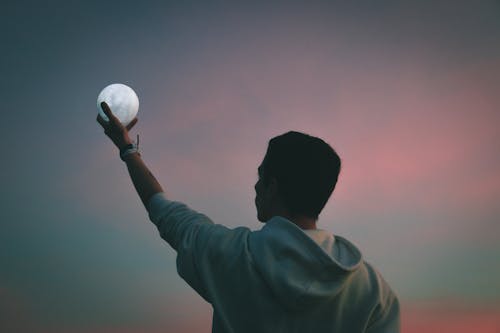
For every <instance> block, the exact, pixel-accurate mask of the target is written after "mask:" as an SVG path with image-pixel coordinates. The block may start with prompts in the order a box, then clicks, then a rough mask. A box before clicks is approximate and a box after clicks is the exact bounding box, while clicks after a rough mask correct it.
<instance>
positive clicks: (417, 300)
mask: <svg viewBox="0 0 500 333" xmlns="http://www.w3.org/2000/svg"><path fill="white" fill-rule="evenodd" d="M0 28H1V29H0V37H1V38H0V41H1V52H0V60H1V61H0V94H1V96H2V100H3V105H2V121H1V127H0V128H1V133H2V138H3V140H2V141H3V158H2V169H1V170H2V172H1V173H0V177H1V184H2V186H1V192H0V195H1V201H0V202H1V207H2V209H1V210H0V223H1V226H2V228H1V232H0V331H2V332H3V331H5V332H64V333H66V332H68V333H73V332H99V333H115V332H116V333H118V332H125V333H129V332H130V333H132V332H147V333H153V332H154V333H156V332H210V330H211V326H210V325H211V308H210V305H209V304H207V303H205V302H204V301H203V300H202V299H201V298H200V297H199V296H198V295H197V294H196V293H195V292H194V291H193V290H192V289H191V288H190V287H189V286H188V285H187V284H186V283H185V282H184V281H183V280H182V279H181V278H180V277H179V276H178V275H177V273H176V269H175V252H174V251H173V250H172V249H171V248H170V247H169V246H168V245H167V244H166V243H165V242H163V241H162V240H161V238H160V237H159V235H158V233H157V231H156V229H155V227H154V226H153V225H152V223H150V222H149V220H148V217H147V214H146V211H145V210H144V207H143V206H142V204H141V202H140V200H139V198H138V197H137V195H136V193H135V191H134V189H133V187H132V185H131V182H130V179H129V178H128V175H127V171H126V167H125V165H124V164H123V162H122V161H121V160H120V159H119V157H118V152H117V151H116V148H114V146H113V145H112V143H111V142H110V141H109V140H108V139H107V138H106V137H105V136H104V134H103V133H102V129H101V128H100V126H99V125H98V124H97V122H96V121H95V117H96V115H97V108H96V98H97V95H98V93H99V92H100V91H101V89H102V88H104V87H105V86H106V85H108V84H111V83H116V82H120V83H124V84H127V85H129V86H131V87H132V88H133V89H134V90H135V91H136V92H137V94H138V96H139V100H140V109H139V115H138V117H139V122H138V124H137V125H136V127H135V128H134V130H133V131H132V135H134V136H135V134H136V133H139V134H140V142H141V143H140V149H141V153H142V156H143V158H144V160H145V161H146V163H147V164H148V166H149V167H150V168H151V170H152V171H153V173H155V175H156V176H157V178H158V180H159V181H160V183H161V184H162V185H163V187H164V188H165V189H166V191H167V193H168V195H169V196H170V197H171V198H172V199H174V200H179V201H183V202H185V203H187V204H188V205H190V206H191V207H193V208H194V209H197V210H198V211H200V212H203V213H205V214H206V215H208V216H209V217H211V218H212V219H213V220H214V221H215V222H216V223H220V224H224V225H227V226H230V227H236V226H248V227H250V228H251V229H258V228H260V227H261V224H259V222H258V221H257V218H256V211H255V207H254V204H253V199H254V189H253V185H254V183H255V181H256V178H257V167H258V165H259V164H260V162H261V160H262V158H263V157H264V153H265V150H266V147H267V142H268V140H269V139H270V138H272V137H274V136H276V135H279V134H282V133H284V132H286V131H289V130H297V131H302V132H305V133H308V134H311V135H314V136H319V137H321V138H323V139H324V140H325V141H327V142H328V143H330V144H331V145H332V147H334V148H335V150H336V151H337V152H338V153H339V155H340V156H341V158H342V162H343V166H342V172H341V175H340V179H339V183H338V185H337V188H336V190H335V192H334V194H333V196H332V198H331V199H330V201H329V203H328V204H327V206H326V208H325V210H324V211H323V213H322V214H321V215H320V219H319V222H318V227H320V228H323V229H327V230H330V231H331V232H333V233H334V234H339V235H342V236H344V237H347V238H348V239H350V240H351V241H352V242H353V243H355V244H357V245H358V246H359V248H360V249H361V250H362V252H363V254H364V257H365V259H366V260H367V261H369V262H371V263H373V264H374V265H375V266H376V267H377V268H378V269H379V270H380V271H381V272H382V274H383V275H384V277H385V279H386V280H387V281H388V282H389V283H390V284H391V286H392V287H393V289H394V290H395V291H396V292H397V294H398V295H399V297H400V299H401V302H402V304H403V327H404V330H403V332H410V333H411V332H424V331H425V332H444V331H453V332H470V331H474V332H479V333H490V332H496V333H498V332H499V331H500V319H498V318H500V153H499V152H500V3H499V2H498V1H493V0H491V1H487V0H485V1H451V0H450V1H430V0H429V1H390V0H381V1H366V2H358V1H247V2H245V3H242V2H237V1H170V2H168V1H150V2H148V1H143V2H132V1H102V2H99V1H46V2H36V1H7V2H5V3H2V6H1V9H0Z"/></svg>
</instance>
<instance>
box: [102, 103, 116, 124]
mask: <svg viewBox="0 0 500 333" xmlns="http://www.w3.org/2000/svg"><path fill="white" fill-rule="evenodd" d="M101 109H102V111H103V112H104V114H105V115H106V116H107V117H108V119H109V121H111V122H113V123H117V122H120V121H119V120H118V118H116V117H115V115H114V114H113V112H111V109H110V108H109V106H108V104H107V103H106V102H101Z"/></svg>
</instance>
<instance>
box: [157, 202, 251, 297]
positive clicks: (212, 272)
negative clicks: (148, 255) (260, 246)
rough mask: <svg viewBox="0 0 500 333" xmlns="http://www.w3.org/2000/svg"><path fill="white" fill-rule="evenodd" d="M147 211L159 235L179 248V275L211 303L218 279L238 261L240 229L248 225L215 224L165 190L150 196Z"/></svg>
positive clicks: (224, 275) (225, 275) (175, 248)
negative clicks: (228, 226)
mask: <svg viewBox="0 0 500 333" xmlns="http://www.w3.org/2000/svg"><path fill="white" fill-rule="evenodd" d="M148 212H149V217H150V219H151V221H152V222H153V223H154V224H155V225H156V227H157V228H158V231H159V233H160V236H161V237H162V238H163V239H164V240H165V241H167V242H168V243H169V244H170V246H172V247H173V248H174V250H176V251H177V271H178V273H179V275H180V276H181V277H182V278H183V279H184V280H185V281H186V282H187V283H188V284H189V285H190V286H191V287H192V288H193V289H195V290H196V292H198V294H200V295H201V296H202V297H203V298H204V299H205V300H206V301H207V302H210V303H212V299H213V297H214V294H216V290H215V289H216V288H214V285H217V283H215V282H217V281H220V280H222V279H224V278H227V275H228V272H227V271H226V270H227V269H226V268H227V263H228V262H231V261H233V262H234V261H235V260H236V259H235V256H236V255H237V253H238V252H239V251H238V248H239V247H241V246H242V245H243V244H242V242H241V236H242V234H243V233H242V232H241V231H242V229H246V228H236V229H229V228H226V227H224V226H222V225H218V224H214V223H213V222H212V221H211V220H210V219H209V218H208V217H207V216H205V215H203V214H200V213H198V212H196V211H194V210H192V209H190V208H189V207H188V206H187V205H185V204H183V203H180V202H176V201H170V200H168V199H166V198H165V195H164V194H163V193H157V194H155V195H154V196H153V197H152V198H151V199H150V201H149V205H148ZM225 267H226V268H225Z"/></svg>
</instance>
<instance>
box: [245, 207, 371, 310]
mask: <svg viewBox="0 0 500 333" xmlns="http://www.w3.org/2000/svg"><path fill="white" fill-rule="evenodd" d="M249 247H250V252H251V253H252V258H253V260H254V263H255V266H256V268H257V270H258V272H259V273H260V275H261V276H262V278H263V279H264V280H265V282H266V283H267V284H268V286H269V287H270V288H271V289H272V291H273V293H274V294H275V295H276V297H277V298H278V300H279V301H280V303H281V304H283V306H285V307H286V308H288V309H291V310H294V309H298V308H303V307H304V306H307V305H309V304H313V303H317V302H321V301H326V300H328V299H331V298H332V297H335V295H336V294H337V293H338V292H339V291H340V290H342V288H343V286H344V285H345V283H346V282H347V281H348V280H349V279H348V278H349V276H351V274H352V273H353V272H355V271H356V270H357V268H358V267H359V266H360V264H361V262H362V256H361V253H360V251H359V250H358V249H357V248H356V246H354V245H353V244H352V243H350V242H349V241H348V240H346V239H344V238H342V237H339V236H335V242H334V244H333V249H332V251H331V252H330V253H327V252H326V251H325V250H324V249H323V248H321V247H320V246H319V245H318V244H317V243H316V242H314V241H313V240H312V239H311V237H309V236H308V235H306V234H305V233H304V232H303V231H302V230H301V229H300V228H299V227H298V226H297V225H295V224H294V223H292V222H291V221H289V220H287V219H285V218H283V217H280V216H275V217H273V218H272V219H270V220H269V221H267V223H266V225H265V226H264V227H263V228H262V229H261V230H259V231H256V232H253V233H252V234H251V236H250V239H249Z"/></svg>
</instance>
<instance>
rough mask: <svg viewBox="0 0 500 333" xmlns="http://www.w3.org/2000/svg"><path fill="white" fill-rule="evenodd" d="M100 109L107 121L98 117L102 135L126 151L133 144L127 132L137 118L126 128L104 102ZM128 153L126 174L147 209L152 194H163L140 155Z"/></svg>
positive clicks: (126, 156)
mask: <svg viewBox="0 0 500 333" xmlns="http://www.w3.org/2000/svg"><path fill="white" fill-rule="evenodd" d="M101 108H102V110H103V111H104V113H105V114H106V116H107V117H108V119H109V121H105V120H104V119H103V118H102V117H101V116H100V115H98V116H97V122H98V123H99V124H101V126H102V128H103V129H104V133H105V134H106V135H107V136H108V137H109V138H110V139H111V141H113V143H114V144H115V146H116V147H117V148H118V149H119V150H120V152H123V151H124V150H127V147H130V146H131V145H132V144H133V142H132V140H131V139H130V137H129V134H128V132H129V130H130V129H131V128H132V127H133V126H134V125H135V124H136V123H137V118H134V119H133V120H132V121H131V122H130V123H129V124H128V125H127V126H123V125H122V124H121V123H120V120H118V118H116V117H115V116H114V115H113V113H112V112H111V109H110V108H109V106H108V105H107V104H106V103H105V102H102V103H101ZM130 152H131V153H128V154H126V155H125V156H123V160H124V161H125V163H126V164H127V168H128V172H129V175H130V178H131V179H132V183H133V184H134V187H135V190H136V191H137V194H139V197H140V198H141V201H142V203H143V204H144V207H146V209H147V208H148V202H149V199H150V198H151V197H152V196H153V195H154V194H156V193H159V192H163V189H162V187H161V185H160V184H159V183H158V181H157V180H156V178H155V177H154V176H153V174H152V173H151V171H149V169H148V167H147V166H146V164H145V163H144V161H143V160H142V158H141V155H140V154H139V153H138V152H137V151H135V152H134V149H131V150H130Z"/></svg>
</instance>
